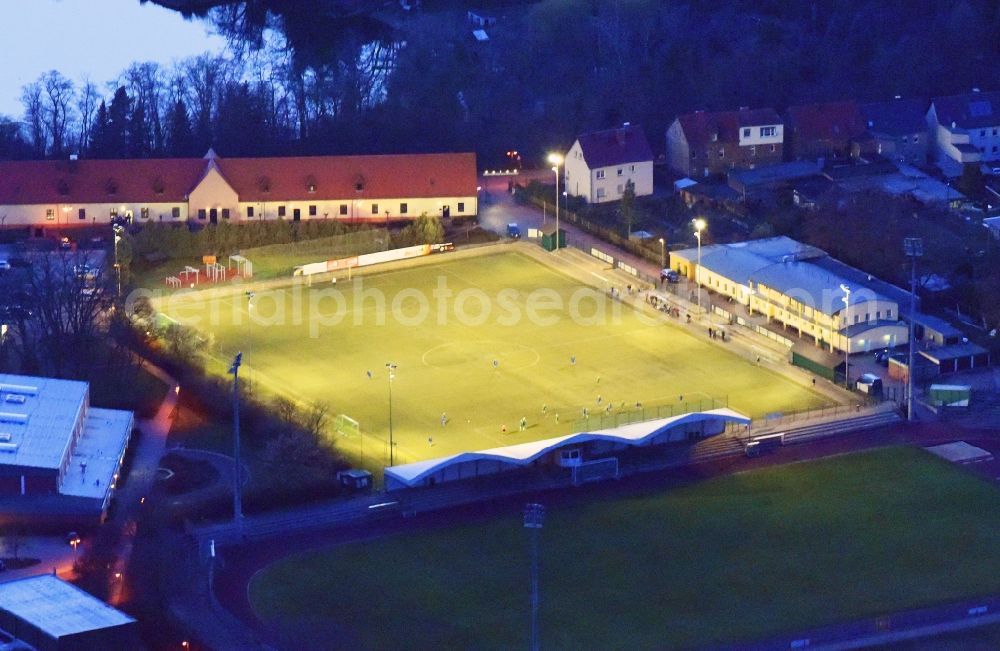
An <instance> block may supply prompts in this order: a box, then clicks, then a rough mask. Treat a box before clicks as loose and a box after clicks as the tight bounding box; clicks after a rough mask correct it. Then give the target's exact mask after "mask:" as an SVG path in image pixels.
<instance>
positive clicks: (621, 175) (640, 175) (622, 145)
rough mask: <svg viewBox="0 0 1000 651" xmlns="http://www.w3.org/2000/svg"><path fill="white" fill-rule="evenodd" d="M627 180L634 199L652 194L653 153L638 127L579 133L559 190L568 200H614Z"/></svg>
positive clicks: (625, 126) (622, 190)
mask: <svg viewBox="0 0 1000 651" xmlns="http://www.w3.org/2000/svg"><path fill="white" fill-rule="evenodd" d="M629 181H632V183H633V184H635V194H636V196H637V197H641V196H645V195H650V194H653V150H652V149H651V148H650V146H649V141H648V140H646V134H645V133H644V132H643V130H642V129H641V128H640V127H638V126H635V125H631V124H629V123H628V122H626V123H625V124H623V125H622V126H620V127H618V128H616V129H607V130H604V131H594V132H591V133H584V134H581V135H580V136H579V137H577V139H576V142H574V143H573V146H572V147H570V149H569V152H567V154H566V157H565V163H564V186H563V187H565V188H566V194H567V195H569V196H571V197H583V198H584V200H586V201H587V203H604V202H607V201H618V200H619V199H621V198H622V193H623V192H624V191H625V185H626V184H627V183H628V182H629Z"/></svg>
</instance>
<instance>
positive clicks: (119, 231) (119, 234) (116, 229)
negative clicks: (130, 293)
mask: <svg viewBox="0 0 1000 651" xmlns="http://www.w3.org/2000/svg"><path fill="white" fill-rule="evenodd" d="M111 228H112V230H113V231H114V233H115V273H116V274H117V275H118V300H121V298H122V267H121V265H120V264H119V263H118V243H119V242H121V239H122V232H123V231H124V230H125V229H124V228H122V226H121V225H120V224H115V225H114V226H112V227H111Z"/></svg>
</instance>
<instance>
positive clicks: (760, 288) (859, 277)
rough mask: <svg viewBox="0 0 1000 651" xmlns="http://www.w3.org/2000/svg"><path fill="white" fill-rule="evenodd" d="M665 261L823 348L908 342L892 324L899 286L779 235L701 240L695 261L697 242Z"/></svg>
mask: <svg viewBox="0 0 1000 651" xmlns="http://www.w3.org/2000/svg"><path fill="white" fill-rule="evenodd" d="M670 267H671V268H672V269H674V270H676V271H677V272H678V273H680V274H683V275H686V276H687V277H688V278H689V279H691V280H694V281H696V282H699V283H700V284H701V286H702V287H704V288H705V289H708V290H710V291H714V292H716V293H718V294H721V295H723V296H726V297H727V298H731V299H733V301H735V302H738V303H741V304H742V305H745V306H746V307H747V310H748V313H749V314H750V315H753V314H758V315H764V316H766V317H767V318H768V320H769V321H774V322H777V323H780V324H781V325H782V326H783V327H785V328H786V329H794V330H796V331H797V332H798V334H799V336H800V337H808V338H811V339H812V340H813V342H814V343H815V344H816V345H818V346H823V347H826V348H828V349H829V350H831V351H833V350H840V351H843V350H845V349H848V346H849V347H850V348H849V350H850V351H851V352H860V351H863V350H871V349H876V348H883V347H886V346H898V345H901V344H905V343H906V342H907V341H908V339H907V329H906V327H905V326H904V325H902V324H900V323H899V319H900V316H901V315H900V304H901V303H903V301H905V300H907V298H906V297H907V296H908V294H907V293H906V292H905V291H903V290H902V289H900V288H898V287H895V286H893V285H890V284H889V283H885V282H883V281H881V280H879V279H877V278H874V277H872V276H870V275H868V274H865V273H864V272H862V271H860V270H859V269H855V268H854V267H851V266H849V265H846V264H844V263H842V262H840V261H838V260H835V259H833V258H831V257H830V256H829V255H827V254H826V252H825V251H823V250H821V249H818V248H816V247H813V246H809V245H806V244H802V243H801V242H797V241H795V240H793V239H790V238H787V237H783V236H782V237H771V238H766V239H761V240H753V241H749V242H735V243H732V244H713V245H709V246H704V247H702V250H701V266H700V267H699V266H698V249H697V248H690V249H682V250H678V251H671V252H670ZM842 285H846V286H847V287H849V288H850V290H851V292H850V303H849V304H848V305H845V303H844V296H845V293H844V291H843V290H842V289H841V286H842ZM906 304H907V305H908V303H906Z"/></svg>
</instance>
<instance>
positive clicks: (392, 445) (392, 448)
mask: <svg viewBox="0 0 1000 651" xmlns="http://www.w3.org/2000/svg"><path fill="white" fill-rule="evenodd" d="M385 368H386V369H387V370H388V371H389V465H390V466H392V465H395V463H394V462H395V451H396V450H395V447H396V444H395V442H394V441H393V440H392V381H393V380H395V379H396V365H395V364H393V363H392V362H388V363H387V364H386V365H385Z"/></svg>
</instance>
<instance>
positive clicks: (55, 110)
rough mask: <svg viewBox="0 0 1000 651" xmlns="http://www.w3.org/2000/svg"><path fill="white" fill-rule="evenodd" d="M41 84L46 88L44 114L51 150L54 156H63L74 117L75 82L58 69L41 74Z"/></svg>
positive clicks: (43, 104)
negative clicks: (68, 131)
mask: <svg viewBox="0 0 1000 651" xmlns="http://www.w3.org/2000/svg"><path fill="white" fill-rule="evenodd" d="M41 84H42V89H43V90H44V94H43V103H42V115H43V116H44V119H45V129H46V131H47V132H48V138H49V143H50V145H51V150H50V152H51V154H52V155H53V156H56V157H58V156H62V154H63V152H64V150H65V148H66V143H67V130H68V128H69V125H70V123H71V122H72V118H73V115H72V110H73V108H74V107H73V99H74V90H75V89H74V87H73V82H72V81H70V80H69V79H67V78H66V77H64V76H63V75H62V74H61V73H60V72H58V71H57V70H49V71H48V72H46V73H45V74H43V75H42V76H41Z"/></svg>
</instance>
